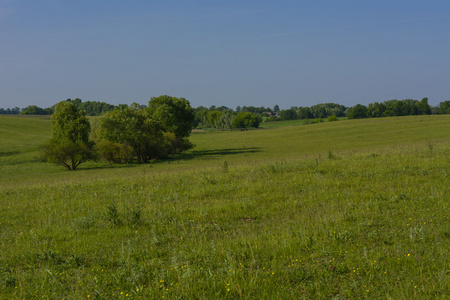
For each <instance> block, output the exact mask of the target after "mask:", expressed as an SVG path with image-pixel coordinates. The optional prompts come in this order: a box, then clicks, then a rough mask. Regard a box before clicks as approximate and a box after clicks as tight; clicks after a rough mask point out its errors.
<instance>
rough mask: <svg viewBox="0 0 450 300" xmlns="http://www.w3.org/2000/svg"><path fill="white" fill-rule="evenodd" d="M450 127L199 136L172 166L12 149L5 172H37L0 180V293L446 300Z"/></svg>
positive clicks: (318, 128)
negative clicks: (50, 159) (54, 158)
mask: <svg viewBox="0 0 450 300" xmlns="http://www.w3.org/2000/svg"><path fill="white" fill-rule="evenodd" d="M0 122H1V119H0ZM449 125H450V119H449V118H444V117H441V116H432V117H428V116H426V117H412V118H410V117H408V118H389V119H383V120H364V121H345V122H334V123H324V124H315V125H308V126H289V125H287V126H283V127H282V128H277V129H264V130H257V131H256V130H255V131H246V132H218V133H208V134H194V135H193V136H192V140H193V141H194V143H195V144H197V148H195V149H194V150H193V151H192V152H189V153H186V154H183V155H182V157H181V158H177V159H174V160H171V161H163V162H160V163H156V164H154V165H152V166H151V167H150V166H148V165H147V166H131V167H125V168H106V169H92V167H95V166H98V165H95V164H92V165H88V166H86V168H85V169H83V170H80V171H77V172H66V171H63V170H61V171H59V169H57V168H55V169H53V166H50V165H47V164H41V163H39V162H33V161H32V159H31V162H27V163H23V164H14V163H12V162H11V161H12V160H14V159H15V158H14V157H15V155H24V156H27V155H28V156H29V157H33V155H34V154H33V153H34V152H33V151H34V150H33V149H35V148H33V147H32V146H30V148H28V149H30V150H26V151H25V150H24V151H22V150H21V149H22V148H20V149H19V150H14V149H13V148H12V150H8V151H11V152H14V154H10V155H8V156H3V157H1V159H2V164H1V165H0V168H2V169H8V168H9V170H10V171H12V170H14V168H16V169H15V170H16V171H17V170H22V172H24V170H26V168H27V167H29V166H30V165H32V164H36V165H39V166H41V167H43V168H44V169H43V170H42V176H38V177H39V178H33V177H32V176H31V175H30V176H29V177H27V176H24V179H23V180H22V181H20V180H18V178H20V175H19V174H13V176H16V177H15V178H16V182H11V181H6V182H2V185H3V187H2V189H1V190H0V199H1V201H0V287H1V288H0V295H1V296H2V297H3V298H19V299H22V298H26V299H28V298H40V299H42V298H44V299H45V298H48V299H62V298H66V299H83V298H84V299H88V298H95V297H99V298H102V299H126V298H154V299H161V298H163V297H164V299H172V298H204V299H215V298H230V299H231V298H237V297H243V298H254V299H261V298H263V299H269V298H278V299H280V298H294V299H297V298H300V299H301V298H310V299H317V298H334V299H362V298H368V299H380V298H381V299H383V298H386V299H388V298H392V299H414V298H419V299H429V298H441V299H446V298H448V297H449V296H450V280H449V279H450V278H449V277H450V274H449V273H448V270H449V263H450V257H449V253H448V249H450V220H449V215H448V211H449V204H450V201H449V200H450V188H449V186H450V177H449V176H450V160H449V159H450V143H449V141H450V134H449V132H448V128H449ZM2 128H3V127H2ZM47 128H48V127H47ZM1 132H2V131H0V133H1ZM43 136H45V134H44V135H43ZM0 137H3V136H0ZM2 144H3V143H2ZM1 147H3V146H1ZM0 151H2V152H6V150H3V149H0ZM15 151H18V152H19V153H16V152H15ZM224 161H226V163H225V162H224ZM30 173H31V174H32V173H33V172H30ZM36 175H37V174H34V177H36ZM1 176H3V175H1ZM3 179H4V177H2V180H3Z"/></svg>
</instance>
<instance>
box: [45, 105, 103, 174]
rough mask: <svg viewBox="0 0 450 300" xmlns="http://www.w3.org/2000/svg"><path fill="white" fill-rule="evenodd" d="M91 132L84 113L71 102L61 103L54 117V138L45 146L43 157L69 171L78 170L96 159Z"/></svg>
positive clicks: (56, 108) (57, 106)
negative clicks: (80, 166) (90, 138)
mask: <svg viewBox="0 0 450 300" xmlns="http://www.w3.org/2000/svg"><path fill="white" fill-rule="evenodd" d="M90 130H91V126H90V124H89V121H88V119H87V118H86V116H85V113H84V111H80V110H79V109H78V107H77V106H76V105H75V104H74V103H72V102H70V101H61V102H59V103H58V104H56V106H55V112H54V114H53V115H52V138H51V139H50V141H49V142H48V143H47V144H45V145H44V153H43V157H44V158H45V159H46V160H47V161H49V162H54V163H56V164H58V165H62V166H64V167H65V168H66V169H67V170H76V169H77V168H78V166H79V165H80V164H81V163H83V162H86V161H88V160H91V159H95V158H96V153H95V151H94V149H93V147H94V142H92V141H90V140H89V133H90Z"/></svg>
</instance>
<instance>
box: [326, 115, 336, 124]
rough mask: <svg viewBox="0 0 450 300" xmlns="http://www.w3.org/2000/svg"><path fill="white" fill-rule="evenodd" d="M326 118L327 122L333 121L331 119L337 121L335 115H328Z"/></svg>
mask: <svg viewBox="0 0 450 300" xmlns="http://www.w3.org/2000/svg"><path fill="white" fill-rule="evenodd" d="M327 120H328V122H333V121H337V117H336V116H334V115H333V116H329V117H328V118H327Z"/></svg>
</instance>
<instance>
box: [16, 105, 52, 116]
mask: <svg viewBox="0 0 450 300" xmlns="http://www.w3.org/2000/svg"><path fill="white" fill-rule="evenodd" d="M20 114H21V115H46V114H47V111H46V110H45V109H43V108H41V107H39V106H36V105H28V106H27V107H26V108H24V109H22V110H21V111H20Z"/></svg>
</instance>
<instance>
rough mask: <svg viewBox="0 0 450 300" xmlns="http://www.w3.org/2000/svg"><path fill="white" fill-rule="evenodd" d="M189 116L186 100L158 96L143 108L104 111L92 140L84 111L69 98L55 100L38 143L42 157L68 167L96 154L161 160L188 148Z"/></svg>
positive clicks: (114, 160)
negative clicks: (48, 129)
mask: <svg viewBox="0 0 450 300" xmlns="http://www.w3.org/2000/svg"><path fill="white" fill-rule="evenodd" d="M194 118H195V113H194V110H193V108H192V107H191V106H190V104H189V101H187V100H186V99H184V98H175V97H170V96H166V95H164V96H159V97H156V98H152V99H151V100H150V101H149V106H148V107H140V106H139V105H132V106H130V107H121V108H115V109H114V110H112V111H109V112H107V113H105V114H104V115H103V116H102V117H100V118H99V121H98V128H97V129H96V136H97V139H96V140H95V141H92V140H90V139H89V134H90V131H91V125H90V123H89V120H88V119H87V117H86V113H85V112H84V111H82V110H81V109H80V108H79V107H78V106H77V105H76V104H75V103H74V101H71V100H66V101H61V102H59V103H58V104H56V106H55V112H54V114H53V115H52V138H51V139H50V141H49V142H48V143H46V144H45V145H44V151H43V158H45V159H46V160H47V161H49V162H54V163H56V164H59V165H62V166H64V167H65V168H66V169H68V170H75V169H76V168H77V167H78V166H79V165H80V164H81V163H83V162H85V161H87V160H95V159H98V158H103V159H105V160H106V161H108V162H109V163H131V162H135V161H136V162H149V161H151V160H155V159H159V158H166V157H168V156H169V155H174V154H177V153H180V152H182V151H184V150H187V149H190V148H192V147H193V145H192V144H191V143H190V142H189V140H188V137H189V135H190V132H191V130H192V128H193V124H194Z"/></svg>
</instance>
